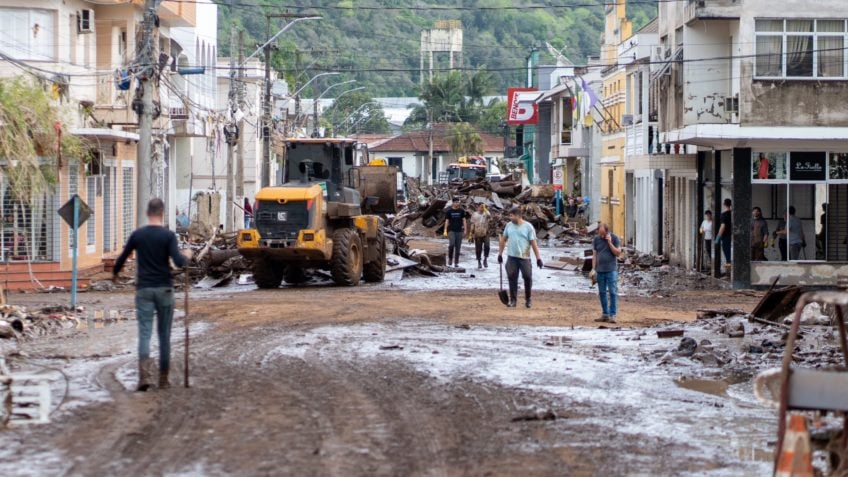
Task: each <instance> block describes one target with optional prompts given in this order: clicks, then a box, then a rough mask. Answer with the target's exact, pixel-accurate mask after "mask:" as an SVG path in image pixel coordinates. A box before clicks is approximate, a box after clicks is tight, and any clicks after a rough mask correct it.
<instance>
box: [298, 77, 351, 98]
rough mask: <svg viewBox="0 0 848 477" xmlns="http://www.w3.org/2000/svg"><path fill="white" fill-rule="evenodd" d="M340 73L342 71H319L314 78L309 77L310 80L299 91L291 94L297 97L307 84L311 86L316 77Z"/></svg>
mask: <svg viewBox="0 0 848 477" xmlns="http://www.w3.org/2000/svg"><path fill="white" fill-rule="evenodd" d="M340 74H341V73H335V72H327V73H318V74H317V75H315V76H313V77H312V78H309V81H307V82H306V83H305V84H304V85H303V86H301V87H300V89H298V90H297V91H295V92H294V93H292V94H291V95H290V96H291V97H296V96H297V95H299V94H300V92H301V91H303V90H304V89H305V88H306V87H307V86H309V85H310V83H312V82H313V81H315V80H316V79H318V78H320V77H322V76H331V75H340Z"/></svg>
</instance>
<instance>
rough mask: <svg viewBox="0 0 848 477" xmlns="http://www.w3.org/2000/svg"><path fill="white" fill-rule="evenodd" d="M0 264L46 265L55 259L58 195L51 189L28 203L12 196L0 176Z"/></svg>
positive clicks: (57, 243)
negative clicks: (0, 201)
mask: <svg viewBox="0 0 848 477" xmlns="http://www.w3.org/2000/svg"><path fill="white" fill-rule="evenodd" d="M0 197H2V204H0V224H2V226H0V261H3V262H6V261H9V262H16V261H20V262H25V261H33V262H49V261H54V260H56V259H57V252H58V248H59V239H60V235H59V224H58V220H57V216H56V209H57V208H58V205H57V204H58V196H57V194H55V191H54V190H53V189H50V190H49V191H47V192H45V193H44V194H41V195H40V196H38V197H34V198H31V199H29V198H28V199H27V200H19V199H18V198H16V197H14V196H13V194H12V192H11V190H10V189H9V187H8V182H7V179H6V178H5V177H0Z"/></svg>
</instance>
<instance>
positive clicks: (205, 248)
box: [175, 232, 250, 288]
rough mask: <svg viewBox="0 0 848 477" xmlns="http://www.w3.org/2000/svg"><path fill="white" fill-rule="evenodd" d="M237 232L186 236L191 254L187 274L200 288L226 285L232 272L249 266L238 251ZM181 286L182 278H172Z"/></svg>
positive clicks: (240, 271) (235, 273)
mask: <svg viewBox="0 0 848 477" xmlns="http://www.w3.org/2000/svg"><path fill="white" fill-rule="evenodd" d="M236 234H237V232H231V233H223V232H218V233H215V234H212V235H211V236H209V237H208V238H206V239H205V240H204V239H201V240H198V238H199V237H198V236H192V235H190V236H189V237H187V240H188V244H189V247H190V248H191V250H192V252H193V256H192V259H191V261H190V262H189V265H188V271H189V278H190V280H191V282H192V283H195V284H196V286H198V287H200V288H212V287H216V286H221V285H226V284H227V283H229V282H230V280H231V279H232V277H233V276H238V274H240V273H242V272H246V271H248V270H249V269H250V263H249V262H248V261H247V259H245V258H244V257H243V256H242V255H241V254H240V253H239V251H238V248H237V246H236ZM175 284H176V285H177V286H178V287H180V286H182V280H175Z"/></svg>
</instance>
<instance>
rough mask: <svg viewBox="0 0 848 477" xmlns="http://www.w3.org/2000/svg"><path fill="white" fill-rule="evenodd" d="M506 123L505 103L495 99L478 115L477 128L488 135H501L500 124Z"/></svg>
mask: <svg viewBox="0 0 848 477" xmlns="http://www.w3.org/2000/svg"><path fill="white" fill-rule="evenodd" d="M504 121H506V102H505V101H501V100H499V99H497V98H495V99H493V100H492V101H490V102H489V104H488V105H487V106H486V108H485V109H483V110H482V111H481V113H480V119H479V120H478V121H477V128H479V129H480V130H481V131H484V132H487V133H489V134H496V135H501V134H502V133H503V131H502V130H501V124H502V123H503V122H504Z"/></svg>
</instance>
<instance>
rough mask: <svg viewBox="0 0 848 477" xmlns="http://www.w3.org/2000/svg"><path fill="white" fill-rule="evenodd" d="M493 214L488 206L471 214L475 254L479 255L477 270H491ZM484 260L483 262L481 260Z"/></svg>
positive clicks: (479, 208)
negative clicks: (490, 245)
mask: <svg viewBox="0 0 848 477" xmlns="http://www.w3.org/2000/svg"><path fill="white" fill-rule="evenodd" d="M491 221H492V214H490V213H489V209H487V208H486V204H480V205H479V206H478V207H477V210H476V211H474V213H473V214H471V235H472V237H473V238H474V253H475V254H476V255H477V269H481V268H483V267H486V268H489V222H491ZM481 258H482V260H483V261H482V262H481V261H480V259H481Z"/></svg>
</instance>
